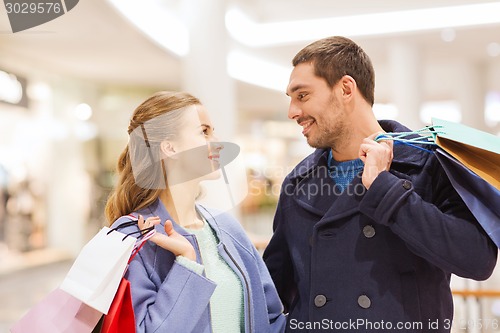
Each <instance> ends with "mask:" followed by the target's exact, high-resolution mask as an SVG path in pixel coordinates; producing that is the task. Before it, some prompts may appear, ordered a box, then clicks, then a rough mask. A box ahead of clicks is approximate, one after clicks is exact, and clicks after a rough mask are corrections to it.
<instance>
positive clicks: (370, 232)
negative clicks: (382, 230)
mask: <svg viewBox="0 0 500 333" xmlns="http://www.w3.org/2000/svg"><path fill="white" fill-rule="evenodd" d="M363 235H365V237H366V238H372V237H373V236H375V228H374V227H372V226H371V225H366V226H365V227H364V228H363Z"/></svg>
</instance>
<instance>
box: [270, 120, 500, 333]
mask: <svg viewBox="0 0 500 333" xmlns="http://www.w3.org/2000/svg"><path fill="white" fill-rule="evenodd" d="M380 123H381V125H382V127H383V128H384V130H385V131H387V132H407V131H409V130H408V129H407V128H406V127H404V126H402V125H401V124H399V123H397V122H394V121H381V122H380ZM327 157H328V150H322V149H317V150H316V151H315V152H314V153H312V154H311V155H310V156H308V157H307V158H306V159H305V160H303V161H302V162H301V163H300V164H299V165H298V166H297V167H296V168H295V169H294V170H293V171H292V172H291V173H290V174H289V175H288V176H287V177H286V179H285V180H284V182H283V185H282V192H281V195H280V200H279V203H278V207H277V211H276V215H275V220H274V235H273V238H272V239H271V242H270V244H269V246H268V247H267V249H266V251H265V253H264V259H265V262H266V264H267V266H268V268H269V270H270V272H271V276H272V278H273V280H274V282H275V284H276V287H277V289H278V292H279V294H280V297H281V299H282V301H283V303H284V305H285V308H286V309H287V311H289V316H288V327H287V329H288V331H293V332H301V331H302V332H306V331H310V332H315V331H318V332H320V331H322V332H324V331H325V329H327V331H328V330H332V331H334V330H338V331H343V332H348V331H352V332H371V331H374V332H386V331H391V330H392V331H397V332H403V331H406V332H449V331H450V328H451V324H452V317H453V301H452V295H451V292H450V287H449V282H450V276H451V274H452V273H453V274H456V275H458V276H461V277H465V278H471V279H476V280H484V279H487V278H488V277H489V276H490V275H491V273H492V271H493V269H494V267H495V264H496V258H497V248H496V247H495V245H494V244H493V242H492V241H491V240H490V239H489V238H488V237H487V235H486V234H485V232H484V231H483V229H482V228H481V227H480V225H479V224H478V223H477V221H476V220H475V218H474V217H473V216H472V214H471V213H470V212H469V210H468V209H467V207H466V206H465V204H464V203H463V201H462V200H461V198H460V197H459V196H458V194H457V193H456V191H455V190H454V189H453V187H452V186H451V185H450V182H449V180H448V179H447V177H446V175H445V173H444V171H443V169H442V167H441V165H440V164H439V162H438V160H437V159H436V157H435V156H434V154H433V153H431V152H427V151H423V150H419V149H416V148H414V147H409V146H406V145H401V144H396V145H394V159H393V161H392V164H391V169H390V171H389V172H387V171H384V172H382V173H381V174H380V175H379V176H378V177H377V178H376V179H375V181H374V182H373V184H372V185H371V187H370V189H369V190H366V188H365V187H364V186H363V184H362V183H361V176H360V175H358V177H355V179H354V180H353V182H352V183H351V184H350V185H349V187H348V188H346V189H345V190H344V192H342V193H341V194H340V191H339V190H338V188H337V187H335V184H334V182H333V180H332V178H331V177H330V175H329V174H328V170H327ZM436 327H437V328H438V329H434V328H436ZM308 329H309V330H308Z"/></svg>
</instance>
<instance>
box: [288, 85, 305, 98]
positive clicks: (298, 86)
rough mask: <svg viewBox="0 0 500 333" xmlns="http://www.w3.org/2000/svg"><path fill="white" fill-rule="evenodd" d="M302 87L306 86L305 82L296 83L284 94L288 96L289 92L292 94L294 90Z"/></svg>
mask: <svg viewBox="0 0 500 333" xmlns="http://www.w3.org/2000/svg"><path fill="white" fill-rule="evenodd" d="M304 87H307V86H306V85H305V84H298V85H296V86H293V87H292V88H291V89H290V92H288V91H287V92H286V93H285V94H286V95H287V96H290V94H293V93H294V92H296V91H297V90H299V89H302V88H304Z"/></svg>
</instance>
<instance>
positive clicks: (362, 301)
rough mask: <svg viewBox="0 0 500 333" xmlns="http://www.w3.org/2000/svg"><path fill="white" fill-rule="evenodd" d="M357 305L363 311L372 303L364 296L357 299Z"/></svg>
mask: <svg viewBox="0 0 500 333" xmlns="http://www.w3.org/2000/svg"><path fill="white" fill-rule="evenodd" d="M358 305H359V306H360V307H362V308H363V309H368V308H369V307H370V306H371V305H372V301H371V300H370V299H369V298H368V296H366V295H361V296H359V297H358Z"/></svg>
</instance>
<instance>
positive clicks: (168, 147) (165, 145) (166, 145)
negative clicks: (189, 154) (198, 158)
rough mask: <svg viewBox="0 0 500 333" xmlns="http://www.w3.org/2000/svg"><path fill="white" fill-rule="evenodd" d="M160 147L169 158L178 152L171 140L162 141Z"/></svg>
mask: <svg viewBox="0 0 500 333" xmlns="http://www.w3.org/2000/svg"><path fill="white" fill-rule="evenodd" d="M160 149H161V152H162V154H163V155H164V156H166V157H169V158H172V156H173V155H175V153H176V152H175V149H174V146H173V145H172V142H170V141H162V143H160Z"/></svg>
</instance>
